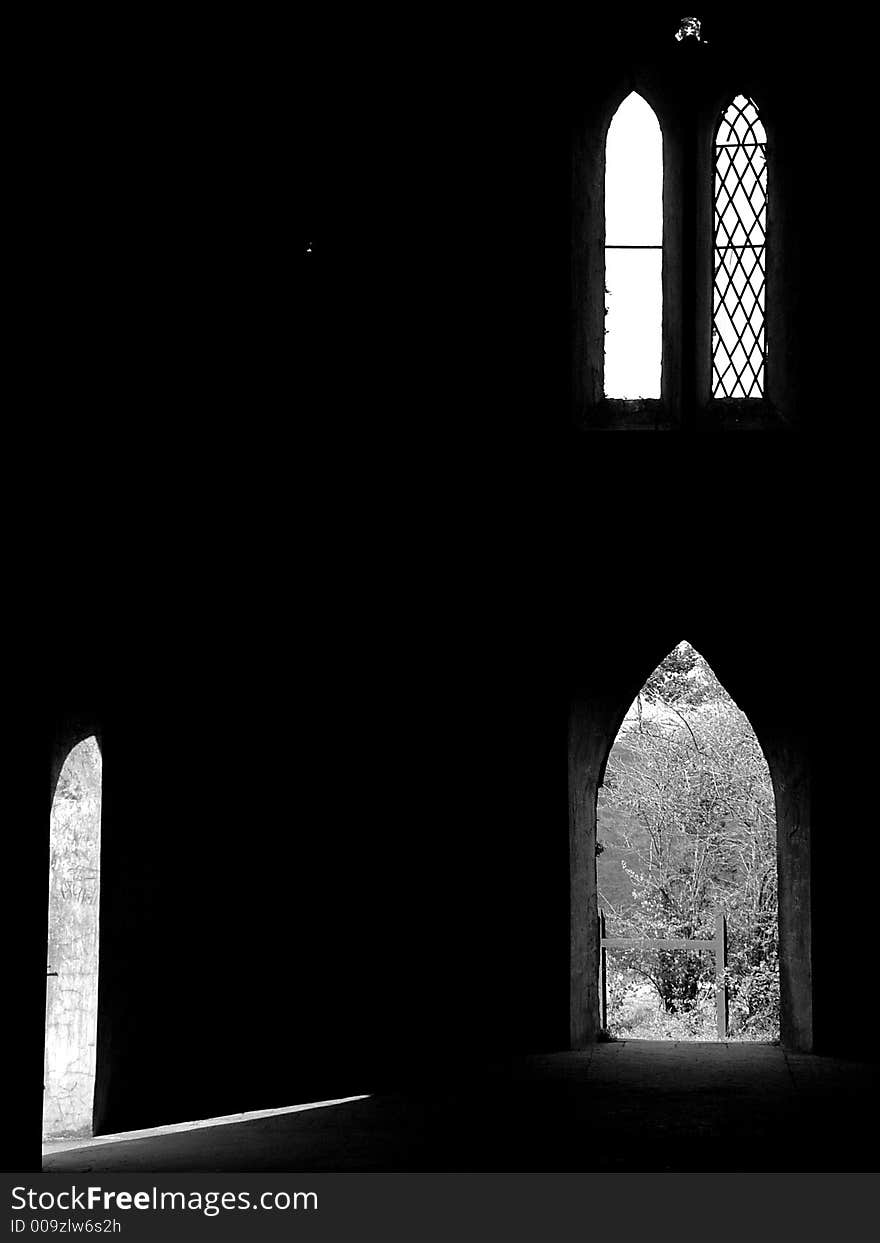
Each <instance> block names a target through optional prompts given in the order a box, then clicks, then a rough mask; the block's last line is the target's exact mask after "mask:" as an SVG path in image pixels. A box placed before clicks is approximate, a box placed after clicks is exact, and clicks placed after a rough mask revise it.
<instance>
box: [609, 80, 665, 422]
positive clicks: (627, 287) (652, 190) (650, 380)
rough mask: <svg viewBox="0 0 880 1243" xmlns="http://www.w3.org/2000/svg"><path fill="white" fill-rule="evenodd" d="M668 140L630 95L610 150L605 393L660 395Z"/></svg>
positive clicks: (619, 114)
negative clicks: (665, 185)
mask: <svg viewBox="0 0 880 1243" xmlns="http://www.w3.org/2000/svg"><path fill="white" fill-rule="evenodd" d="M662 247H663V136H662V134H661V132H660V125H659V123H658V121H657V117H656V116H655V115H654V111H653V109H652V108H651V107H650V105H649V104H648V103H646V101H645V100H644V99H642V97H641V95H637V94H636V93H635V92H632V93H631V94H630V95H628V96H627V97H626V99H625V100H624V101H623V103H622V104H621V105H620V107H619V108H618V110H617V112H616V113H615V115H614V118H613V120H612V122H611V125H610V127H609V129H608V140H607V143H606V146H605V310H606V315H605V396H606V397H612V398H637V397H649V398H657V397H659V396H660V371H661V340H662V324H663V290H662V256H663V249H662Z"/></svg>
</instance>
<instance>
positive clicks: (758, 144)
mask: <svg viewBox="0 0 880 1243" xmlns="http://www.w3.org/2000/svg"><path fill="white" fill-rule="evenodd" d="M715 146H716V147H766V146H767V144H766V142H716V144H715Z"/></svg>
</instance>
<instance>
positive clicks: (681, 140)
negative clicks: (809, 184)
mask: <svg viewBox="0 0 880 1243" xmlns="http://www.w3.org/2000/svg"><path fill="white" fill-rule="evenodd" d="M632 91H635V92H637V93H638V94H639V95H641V96H642V98H643V99H644V100H645V101H646V102H647V103H648V104H649V106H650V107H651V108H652V110H653V112H654V114H655V116H656V118H657V121H658V124H659V126H660V132H661V134H662V137H663V258H662V277H661V280H662V291H663V312H662V314H663V321H662V345H661V394H660V398H659V399H634V400H626V399H619V398H607V397H605V394H604V336H605V294H604V290H605V150H606V143H607V138H608V130H609V127H610V125H611V121H612V119H613V117H614V115H615V113H616V112H617V109H618V108H619V106H620V104H621V103H622V102H623V100H624V99H625V98H626V97H627V96H628V95H629V94H630V93H631V92H632ZM740 94H742V95H745V96H747V97H748V98H751V99H753V100H754V102H755V104H756V106H757V108H758V111H759V114H760V116H761V121H762V123H763V125H764V129H765V131H766V135H767V179H768V187H767V238H766V256H765V257H766V267H767V273H766V281H767V283H766V290H765V325H764V326H765V338H764V341H765V344H764V350H765V385H764V395H763V396H762V397H751V398H726V397H713V396H712V326H713V265H714V246H715V219H714V186H715V139H716V135H717V132H718V126H719V125H720V123H721V119H722V117H723V115H724V111H725V109H726V108H727V106H728V104H729V103H730V101H731V100H732V99H733V98H735V96H736V95H740ZM776 147H777V133H776V127H775V122H774V117H773V115H772V110H771V111H770V112H769V113H768V111H767V108H766V107H765V101H764V92H763V90H762V89H761V86H760V84H758V83H755V82H753V81H750V80H749V77H748V75H742V76H740V77H737V78H730V79H728V78H725V80H724V81H721V82H718V83H715V84H713V86H712V89H711V92H707V93H706V94H704V95H703V96H702V97H701V98H699V99H698V100H697V101H696V102H695V106H694V108H693V109H692V110H690V111H689V113H688V112H685V110H684V109H683V108H682V106H681V103H680V101H679V100H677V99H676V96H675V84H674V83H670V82H661V81H658V80H657V78H656V77H653V78H652V77H650V76H648V75H647V74H646V75H644V76H640V75H638V74H630V75H627V76H626V78H624V79H622V80H621V81H619V82H618V84H617V86H616V87H615V89H614V90H613V91H611V92H609V93H608V94H606V96H605V97H604V100H603V102H602V105H601V108H600V111H599V112H598V113H594V114H593V115H592V116H589V115H586V116H582V117H581V118H580V119H579V123H578V124H577V125H576V126H575V133H574V141H573V145H572V154H573V159H572V207H573V210H572V285H571V296H572V304H571V317H572V368H573V369H572V383H571V394H572V403H571V404H572V418H573V422H574V425H575V426H576V427H577V428H579V429H580V430H583V431H686V432H693V431H704V430H781V429H784V428H785V426H786V425H787V423H788V408H789V407H790V405H791V402H790V400H789V390H790V385H789V377H788V375H787V358H786V351H785V350H784V349H782V348H779V349H777V344H778V343H783V342H784V339H785V331H784V324H783V322H782V321H783V317H782V308H781V304H780V298H779V295H778V290H779V289H781V288H782V287H783V282H782V279H781V275H782V272H783V269H784V245H785V237H784V218H785V212H784V209H783V207H782V205H781V204H780V202H779V194H778V186H777V179H776V178H775V176H774V168H773V164H774V152H775V150H776ZM688 290H690V293H689V294H688V292H687V291H688Z"/></svg>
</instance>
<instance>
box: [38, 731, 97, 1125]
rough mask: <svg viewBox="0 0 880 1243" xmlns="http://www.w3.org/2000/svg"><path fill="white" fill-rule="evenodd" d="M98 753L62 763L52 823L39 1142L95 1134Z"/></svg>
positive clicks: (78, 753) (82, 750) (90, 748)
mask: <svg viewBox="0 0 880 1243" xmlns="http://www.w3.org/2000/svg"><path fill="white" fill-rule="evenodd" d="M100 855H101V750H100V747H99V746H98V741H97V739H96V738H94V737H92V738H86V739H84V740H83V741H82V742H80V743H78V744H77V745H76V746H75V747H74V748H73V750H72V751H71V752H70V754H69V755H68V756H67V759H66V760H65V762H64V765H63V767H62V769H61V773H60V775H59V777H58V784H57V786H56V788H55V795H54V798H53V802H52V810H51V813H50V821H49V937H48V955H47V965H46V1042H45V1061H44V1072H43V1138H44V1139H59V1138H62V1137H68V1136H89V1135H91V1134H92V1125H93V1124H92V1115H93V1110H94V1097H95V1045H96V1037H97V1023H98V909H99V898H100Z"/></svg>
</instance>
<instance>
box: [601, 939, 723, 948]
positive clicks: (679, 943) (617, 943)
mask: <svg viewBox="0 0 880 1243" xmlns="http://www.w3.org/2000/svg"><path fill="white" fill-rule="evenodd" d="M601 943H602V945H603V947H604V948H605V949H614V950H623V949H674V950H691V949H692V950H713V949H715V948H716V946H717V944H718V942H717V941H696V940H691V939H690V938H689V937H688V938H687V939H685V938H684V937H657V938H655V937H602V938H601Z"/></svg>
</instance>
